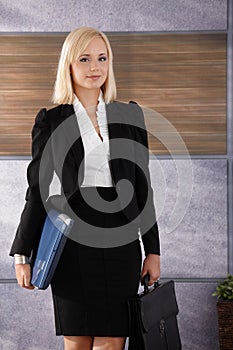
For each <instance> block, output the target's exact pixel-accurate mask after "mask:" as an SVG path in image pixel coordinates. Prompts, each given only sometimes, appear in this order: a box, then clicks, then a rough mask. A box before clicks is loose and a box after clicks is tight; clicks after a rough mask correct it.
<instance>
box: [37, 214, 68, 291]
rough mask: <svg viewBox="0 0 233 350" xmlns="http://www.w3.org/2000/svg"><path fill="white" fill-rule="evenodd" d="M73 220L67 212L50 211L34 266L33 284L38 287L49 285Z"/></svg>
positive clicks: (44, 287)
mask: <svg viewBox="0 0 233 350" xmlns="http://www.w3.org/2000/svg"><path fill="white" fill-rule="evenodd" d="M73 222H74V220H73V219H71V218H69V217H68V216H67V215H66V214H63V213H59V212H57V211H56V210H54V209H51V210H50V211H49V213H48V215H47V217H46V219H45V223H44V226H43V230H42V234H41V238H40V243H39V247H38V251H37V255H36V259H35V262H34V264H33V267H32V278H31V284H32V285H34V286H35V287H36V288H38V289H46V288H47V287H48V286H49V284H50V282H51V279H52V277H53V274H54V272H55V269H56V267H57V264H58V261H59V258H60V256H61V254H62V251H63V248H64V246H65V243H66V240H67V236H68V234H69V232H70V230H71V228H72V226H73Z"/></svg>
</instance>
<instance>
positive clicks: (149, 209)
mask: <svg viewBox="0 0 233 350" xmlns="http://www.w3.org/2000/svg"><path fill="white" fill-rule="evenodd" d="M134 107H135V108H136V109H137V110H136V113H135V115H136V116H137V118H138V120H137V122H138V123H137V127H135V140H136V141H137V142H139V143H140V147H137V150H136V155H135V156H136V162H137V164H139V165H140V166H138V165H136V196H137V202H138V207H139V210H140V219H141V223H140V232H141V238H142V242H143V246H144V251H145V255H148V254H149V253H152V254H158V255H160V242H159V230H158V224H157V221H156V214H155V206H154V200H153V189H152V187H151V178H150V172H149V149H148V136H147V130H146V126H145V120H144V115H143V111H142V109H141V108H140V107H139V106H138V105H137V104H136V103H135V104H134ZM141 146H143V147H141ZM145 203H146V206H145ZM148 223H152V225H149V226H151V227H149V228H148V227H147V226H148Z"/></svg>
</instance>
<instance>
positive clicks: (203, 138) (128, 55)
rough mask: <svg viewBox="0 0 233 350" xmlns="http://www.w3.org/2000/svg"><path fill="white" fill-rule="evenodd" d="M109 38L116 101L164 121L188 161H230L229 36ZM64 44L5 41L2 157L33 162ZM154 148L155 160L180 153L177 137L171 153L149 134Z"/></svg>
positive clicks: (0, 75) (0, 54)
mask: <svg viewBox="0 0 233 350" xmlns="http://www.w3.org/2000/svg"><path fill="white" fill-rule="evenodd" d="M108 36H109V38H110V41H111V44H112V47H113V52H114V70H115V75H116V80H117V86H118V98H117V99H118V100H122V101H129V100H135V101H137V102H138V103H140V104H141V105H142V106H144V107H146V108H149V109H152V110H155V111H157V112H158V113H160V114H161V115H162V116H163V117H165V118H167V119H168V120H169V121H170V122H171V123H172V124H173V125H174V127H175V128H176V129H177V131H178V132H179V133H180V135H181V136H182V137H183V139H184V141H185V143H186V146H187V147H188V150H189V152H190V153H191V154H225V153H226V35H225V34H223V33H212V34H188V33H184V34H109V35H108ZM64 38H65V34H47V35H46V34H30V35H12V34H9V35H1V36H0V68H1V69H0V130H1V133H0V154H1V155H28V154H30V148H31V145H30V143H31V139H30V132H31V128H32V125H33V122H34V118H35V115H36V113H37V111H38V110H39V109H40V108H42V107H47V108H50V107H52V104H51V102H50V99H51V95H52V89H53V84H54V80H55V74H56V67H57V62H58V59H59V54H60V50H61V46H62V43H63V41H64ZM155 122H156V119H155ZM152 129H153V130H156V125H153V128H152ZM149 131H150V130H149ZM160 132H162V133H166V132H167V131H166V130H161V129H160ZM149 134H150V133H149ZM149 144H150V149H151V151H152V152H153V153H155V154H167V153H169V152H168V150H167V146H168V147H169V149H170V150H172V152H173V153H177V154H179V153H182V148H180V147H179V145H177V144H176V143H175V142H174V135H173V134H172V133H171V134H170V135H169V138H168V144H166V145H162V144H161V143H160V142H159V141H158V140H157V138H156V137H153V136H152V135H151V134H150V135H149Z"/></svg>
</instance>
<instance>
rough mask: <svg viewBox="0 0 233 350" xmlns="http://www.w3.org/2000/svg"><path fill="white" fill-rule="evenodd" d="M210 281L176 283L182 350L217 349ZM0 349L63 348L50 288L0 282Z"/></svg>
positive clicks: (215, 317) (51, 349) (215, 315)
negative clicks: (29, 287)
mask: <svg viewBox="0 0 233 350" xmlns="http://www.w3.org/2000/svg"><path fill="white" fill-rule="evenodd" d="M214 288H215V284H213V283H210V284H208V283H176V294H177V301H178V305H179V308H180V313H179V317H178V323H179V327H180V334H181V339H182V343H183V349H184V350H218V349H219V348H218V331H217V312H216V305H215V299H214V298H213V297H212V296H211V293H212V292H213V290H214ZM0 295H1V298H0V309H1V314H0V324H1V332H0V349H1V350H21V349H24V350H54V349H56V350H62V349H63V341H62V337H56V336H55V331H54V320H53V307H52V299H51V293H50V289H49V290H47V291H26V290H23V289H21V288H20V287H18V286H17V285H16V284H0Z"/></svg>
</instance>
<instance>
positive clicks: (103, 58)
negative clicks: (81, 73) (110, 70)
mask: <svg viewBox="0 0 233 350" xmlns="http://www.w3.org/2000/svg"><path fill="white" fill-rule="evenodd" d="M99 60H100V61H101V62H104V61H107V57H105V56H103V57H100V58H99Z"/></svg>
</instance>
